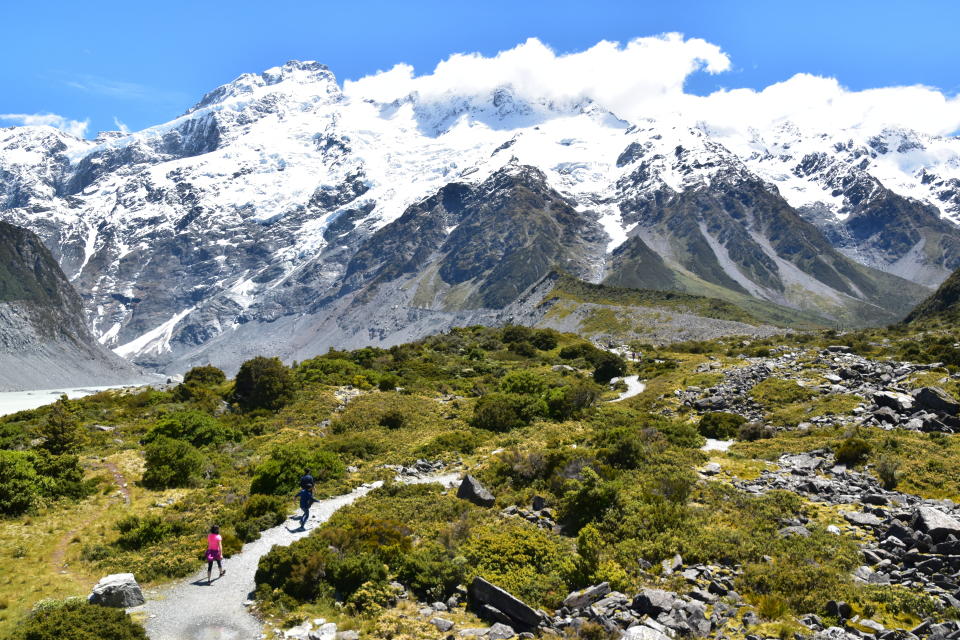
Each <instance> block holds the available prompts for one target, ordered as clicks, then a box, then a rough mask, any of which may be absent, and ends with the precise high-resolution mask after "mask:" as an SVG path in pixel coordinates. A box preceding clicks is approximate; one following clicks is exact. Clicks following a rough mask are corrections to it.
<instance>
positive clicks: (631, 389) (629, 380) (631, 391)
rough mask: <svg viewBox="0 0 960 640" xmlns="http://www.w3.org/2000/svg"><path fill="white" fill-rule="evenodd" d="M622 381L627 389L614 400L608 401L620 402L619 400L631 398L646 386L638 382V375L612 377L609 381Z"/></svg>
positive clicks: (641, 391)
mask: <svg viewBox="0 0 960 640" xmlns="http://www.w3.org/2000/svg"><path fill="white" fill-rule="evenodd" d="M620 380H623V382H624V383H625V384H626V385H627V390H626V391H624V392H622V393H621V394H620V395H619V396H617V399H616V400H611V401H610V402H620V401H621V400H626V399H627V398H632V397H633V396H635V395H637V394H638V393H643V390H644V389H646V388H647V385H645V384H644V383H642V382H640V376H627V377H626V378H614V379H613V380H611V382H619V381H620Z"/></svg>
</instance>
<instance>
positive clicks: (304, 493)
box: [297, 489, 319, 509]
mask: <svg viewBox="0 0 960 640" xmlns="http://www.w3.org/2000/svg"><path fill="white" fill-rule="evenodd" d="M297 497H298V498H300V508H301V509H309V508H310V505H312V504H313V503H314V502H319V500H317V499H316V498H314V497H313V492H311V491H310V490H308V489H300V493H298V494H297Z"/></svg>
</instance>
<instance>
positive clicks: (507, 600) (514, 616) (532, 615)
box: [467, 576, 540, 629]
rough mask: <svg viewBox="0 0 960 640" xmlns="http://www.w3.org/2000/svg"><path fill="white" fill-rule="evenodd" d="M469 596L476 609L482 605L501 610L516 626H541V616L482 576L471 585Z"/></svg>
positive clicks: (468, 591)
mask: <svg viewBox="0 0 960 640" xmlns="http://www.w3.org/2000/svg"><path fill="white" fill-rule="evenodd" d="M467 594H468V595H469V597H470V602H471V605H472V606H473V607H474V608H480V607H481V606H482V605H484V604H488V605H490V606H491V607H494V608H495V609H499V610H500V611H501V612H502V613H503V614H504V615H506V616H507V617H508V618H510V619H511V620H512V621H514V622H515V623H517V625H516V626H519V627H523V628H531V629H532V628H534V627H536V626H538V625H539V624H540V614H538V613H537V612H536V611H534V610H533V609H532V608H531V607H529V606H528V605H527V604H526V603H525V602H523V601H522V600H520V599H519V598H516V597H514V596H512V595H510V594H509V593H507V592H506V591H504V590H503V589H501V588H500V587H498V586H496V585H494V584H491V583H490V582H487V581H486V580H484V579H483V578H481V577H480V576H477V577H476V578H474V579H473V582H471V583H470V587H469V588H468V589H467Z"/></svg>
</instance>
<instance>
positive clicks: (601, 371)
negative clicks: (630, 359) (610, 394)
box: [593, 351, 627, 384]
mask: <svg viewBox="0 0 960 640" xmlns="http://www.w3.org/2000/svg"><path fill="white" fill-rule="evenodd" d="M593 366H594V369H593V379H594V380H596V381H597V382H599V383H600V384H606V383H608V382H610V381H611V380H612V379H614V378H617V377H620V376H622V375H624V374H625V373H626V372H627V363H626V362H625V361H624V359H623V358H621V357H620V356H618V355H617V354H615V353H610V352H609V351H602V352H600V354H598V355H597V356H596V357H595V358H594V359H593Z"/></svg>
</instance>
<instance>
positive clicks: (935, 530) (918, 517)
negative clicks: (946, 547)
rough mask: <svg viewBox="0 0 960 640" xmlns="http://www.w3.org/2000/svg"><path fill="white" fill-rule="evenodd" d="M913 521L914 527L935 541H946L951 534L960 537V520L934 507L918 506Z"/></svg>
mask: <svg viewBox="0 0 960 640" xmlns="http://www.w3.org/2000/svg"><path fill="white" fill-rule="evenodd" d="M911 523H912V524H913V528H914V529H916V530H917V531H922V532H923V533H926V534H927V535H929V536H930V537H931V538H933V541H934V542H944V541H946V539H947V536H949V535H954V536H956V537H958V538H960V522H958V521H957V520H955V519H954V518H952V517H950V516H948V515H947V514H945V513H943V512H942V511H939V510H937V509H934V508H933V507H926V506H922V507H917V509H916V510H915V511H914V512H913V517H912V519H911Z"/></svg>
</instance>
